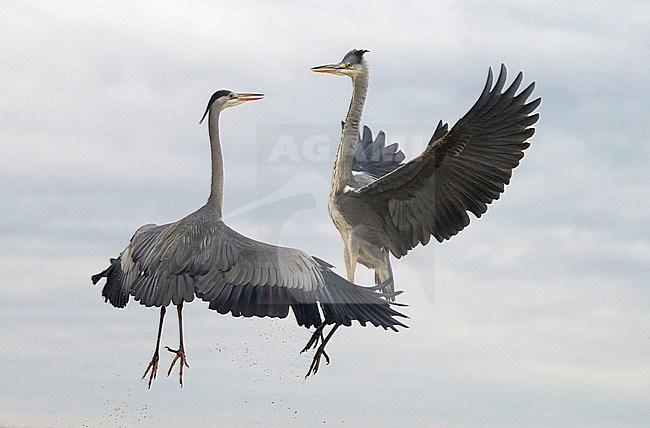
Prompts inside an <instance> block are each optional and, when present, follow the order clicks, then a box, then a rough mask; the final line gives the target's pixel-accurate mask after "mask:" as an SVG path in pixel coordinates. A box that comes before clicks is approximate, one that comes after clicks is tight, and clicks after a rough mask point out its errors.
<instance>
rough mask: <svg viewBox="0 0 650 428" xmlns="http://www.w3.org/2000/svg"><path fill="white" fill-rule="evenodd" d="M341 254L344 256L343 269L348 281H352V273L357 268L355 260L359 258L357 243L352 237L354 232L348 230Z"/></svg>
mask: <svg viewBox="0 0 650 428" xmlns="http://www.w3.org/2000/svg"><path fill="white" fill-rule="evenodd" d="M343 256H344V258H345V270H346V273H347V277H348V281H350V282H354V273H355V271H356V269H357V260H358V259H359V243H358V242H357V240H356V239H355V238H354V233H352V232H350V234H349V235H348V239H347V241H346V242H345V250H344V253H343Z"/></svg>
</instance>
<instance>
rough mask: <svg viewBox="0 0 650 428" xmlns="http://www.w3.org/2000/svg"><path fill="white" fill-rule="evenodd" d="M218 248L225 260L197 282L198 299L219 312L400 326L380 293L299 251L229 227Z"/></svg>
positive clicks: (315, 322) (309, 323) (311, 323)
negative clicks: (358, 283)
mask: <svg viewBox="0 0 650 428" xmlns="http://www.w3.org/2000/svg"><path fill="white" fill-rule="evenodd" d="M221 245H222V246H224V247H225V248H227V250H226V251H225V252H224V251H221V253H222V254H224V256H221V257H217V266H215V267H213V268H212V269H210V271H209V272H207V273H206V274H205V275H204V276H202V277H201V278H199V279H198V282H197V295H198V296H199V297H201V299H203V300H205V301H208V302H210V309H214V310H216V311H218V312H219V313H222V314H226V313H231V314H232V315H234V316H240V315H241V316H245V317H250V316H258V317H265V316H269V317H281V318H283V317H286V316H287V314H288V312H289V309H291V311H292V312H293V313H294V315H295V317H296V321H297V322H298V324H299V325H301V326H305V327H311V326H317V325H320V324H321V323H322V322H323V319H322V317H321V312H322V316H323V317H324V319H325V322H326V323H328V324H332V323H338V324H342V325H350V324H351V322H352V320H357V321H358V322H359V323H360V324H362V325H365V324H366V322H370V323H371V324H373V325H375V326H381V327H384V328H391V329H395V326H404V325H403V324H402V323H401V322H399V321H397V320H396V319H395V318H394V317H395V316H403V315H402V314H400V313H399V312H397V311H395V310H393V309H392V308H391V307H390V304H389V303H388V302H387V301H386V300H385V299H383V298H382V297H381V294H379V293H376V292H374V291H371V290H369V289H366V288H363V287H359V286H357V285H354V284H351V283H349V282H348V281H346V280H345V279H343V278H342V277H340V276H339V275H337V274H336V273H334V272H333V271H332V270H331V269H330V268H331V265H329V264H327V263H326V262H323V261H322V260H319V259H317V258H315V257H311V256H309V255H308V254H306V253H305V252H303V251H300V250H297V249H294V248H286V247H279V246H275V245H270V244H266V243H263V242H259V241H255V240H253V239H250V238H248V237H245V236H243V235H241V234H239V233H237V232H236V231H233V230H232V229H227V231H226V234H225V238H224V241H223V242H222V244H221ZM229 255H230V256H229ZM319 308H320V310H319Z"/></svg>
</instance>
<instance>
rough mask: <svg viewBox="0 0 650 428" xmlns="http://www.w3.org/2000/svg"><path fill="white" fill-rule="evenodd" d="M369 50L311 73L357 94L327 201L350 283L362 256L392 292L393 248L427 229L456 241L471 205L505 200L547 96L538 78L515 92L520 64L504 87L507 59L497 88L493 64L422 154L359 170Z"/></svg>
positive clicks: (419, 240)
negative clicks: (462, 109)
mask: <svg viewBox="0 0 650 428" xmlns="http://www.w3.org/2000/svg"><path fill="white" fill-rule="evenodd" d="M366 52H368V51H366V50H357V49H354V50H352V51H350V52H348V53H347V54H346V55H345V56H344V58H343V60H342V61H341V62H339V63H336V64H329V65H322V66H318V67H314V68H312V71H314V72H317V73H329V74H335V75H339V76H348V77H350V78H351V79H352V100H351V101H350V107H349V109H348V113H347V116H346V118H345V121H344V122H343V131H342V134H341V141H340V144H339V147H338V152H337V154H336V159H335V161H334V172H333V175H332V187H331V191H330V195H329V202H328V208H329V212H330V216H331V218H332V220H333V222H334V224H335V225H336V228H337V229H338V230H339V232H340V234H341V238H342V239H343V243H344V259H345V267H346V271H347V278H348V280H349V281H354V275H355V270H356V266H357V263H361V264H362V265H364V266H366V267H368V268H371V269H373V270H374V271H375V281H376V283H377V284H386V290H387V291H393V290H394V282H393V273H392V268H391V263H390V254H391V253H392V254H393V256H395V257H397V258H400V257H402V256H404V255H406V254H407V253H408V252H409V251H410V250H411V249H413V248H414V247H416V246H418V245H419V244H422V245H426V244H427V243H428V242H429V240H430V238H431V236H433V237H434V238H435V239H436V240H437V241H439V242H442V241H444V240H446V239H450V238H451V237H452V236H454V235H456V234H457V233H458V232H460V231H461V230H463V229H464V228H465V227H466V226H467V225H469V222H470V217H469V215H468V212H471V213H472V214H473V215H474V216H476V217H480V216H481V215H482V214H484V213H485V212H486V211H487V209H488V204H490V203H492V202H493V201H494V200H496V199H499V197H500V196H501V193H503V191H504V189H505V185H506V184H508V183H509V181H510V177H511V175H512V170H513V169H514V168H515V167H516V166H517V165H519V161H520V160H521V158H522V157H523V156H524V150H525V149H526V148H528V147H529V143H528V142H527V141H526V140H528V139H529V138H530V137H531V136H532V135H533V133H534V132H535V130H534V128H532V127H531V125H533V124H534V123H535V122H537V120H538V118H539V115H538V114H533V112H534V111H535V109H536V108H537V107H538V106H539V104H540V102H541V99H540V98H537V99H535V100H533V101H530V102H528V98H529V97H530V95H531V94H532V92H533V89H534V87H535V84H534V83H531V84H530V85H529V86H527V87H526V88H525V89H523V90H522V91H520V92H519V93H517V91H518V90H519V86H520V84H521V82H522V80H523V74H522V73H521V72H520V73H519V74H518V75H517V77H516V78H515V80H514V81H513V82H512V83H511V84H510V86H509V87H508V88H507V89H505V90H503V89H504V84H505V82H506V74H507V73H506V67H505V66H504V65H502V66H501V70H500V73H499V77H498V78H497V81H496V83H494V86H493V76H492V70H491V69H490V70H489V72H488V77H487V82H486V83H485V87H484V89H483V92H482V93H481V95H480V97H479V99H478V100H477V101H476V103H475V104H474V105H473V106H472V108H470V110H469V111H468V112H467V113H466V114H465V115H464V116H463V117H462V118H461V119H459V120H458V122H457V123H456V124H455V125H454V126H453V127H451V129H449V126H448V124H446V123H443V122H442V121H440V122H439V123H438V126H437V127H436V129H435V131H434V132H433V136H432V137H431V140H430V141H429V143H428V145H427V147H426V148H425V149H424V151H423V152H422V153H421V154H420V155H418V156H416V157H415V158H413V159H412V160H411V161H409V162H406V163H402V164H401V165H397V166H396V165H394V164H395V159H396V158H393V159H392V162H390V161H391V159H383V160H382V161H383V162H385V163H386V162H387V164H389V165H391V167H390V168H389V170H388V171H382V173H380V174H377V173H376V172H375V171H371V170H369V169H367V168H366V169H364V168H363V166H362V167H361V171H359V170H357V171H355V170H354V165H355V156H356V154H357V153H358V145H359V142H360V141H363V139H361V140H360V138H359V135H360V122H361V114H362V111H363V106H364V103H365V100H366V94H367V91H368V64H367V62H366V60H365V59H364V54H365V53H366ZM367 132H369V130H368V131H367ZM364 134H365V132H364ZM364 138H365V137H364ZM394 153H401V152H399V151H394ZM400 161H401V159H400ZM334 328H336V326H334ZM328 337H331V334H330V335H328Z"/></svg>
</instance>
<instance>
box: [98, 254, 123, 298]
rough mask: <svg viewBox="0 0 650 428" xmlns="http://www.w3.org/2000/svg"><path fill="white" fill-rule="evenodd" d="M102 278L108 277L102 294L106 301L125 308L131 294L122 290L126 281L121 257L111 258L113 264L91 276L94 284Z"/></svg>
mask: <svg viewBox="0 0 650 428" xmlns="http://www.w3.org/2000/svg"><path fill="white" fill-rule="evenodd" d="M102 278H106V284H105V285H104V288H103V289H102V296H103V297H104V300H105V301H106V302H110V303H111V305H113V306H115V307H116V308H123V307H125V306H126V304H127V303H128V301H129V295H128V294H125V293H124V292H123V291H122V286H123V283H124V272H123V271H122V267H121V266H120V259H119V258H117V259H111V265H110V266H109V267H108V268H106V269H105V270H104V271H102V272H100V273H98V274H95V275H93V276H92V277H91V279H92V281H93V284H97V283H98V282H99V281H100V280H101V279H102Z"/></svg>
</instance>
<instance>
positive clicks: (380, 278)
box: [375, 250, 395, 302]
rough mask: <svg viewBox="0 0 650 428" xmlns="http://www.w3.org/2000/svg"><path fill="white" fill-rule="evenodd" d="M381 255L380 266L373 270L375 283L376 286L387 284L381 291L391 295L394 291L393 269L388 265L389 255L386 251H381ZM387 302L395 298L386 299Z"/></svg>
mask: <svg viewBox="0 0 650 428" xmlns="http://www.w3.org/2000/svg"><path fill="white" fill-rule="evenodd" d="M382 253H383V254H382V260H381V264H380V266H379V267H378V268H377V269H376V270H375V281H376V282H377V284H378V285H379V284H381V283H383V282H387V284H386V286H385V287H384V288H383V291H384V292H386V293H392V292H394V291H395V283H394V281H393V268H392V266H391V265H390V253H389V252H388V251H386V250H382ZM388 300H389V301H391V302H392V301H394V300H395V297H388Z"/></svg>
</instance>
